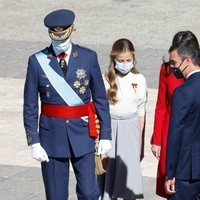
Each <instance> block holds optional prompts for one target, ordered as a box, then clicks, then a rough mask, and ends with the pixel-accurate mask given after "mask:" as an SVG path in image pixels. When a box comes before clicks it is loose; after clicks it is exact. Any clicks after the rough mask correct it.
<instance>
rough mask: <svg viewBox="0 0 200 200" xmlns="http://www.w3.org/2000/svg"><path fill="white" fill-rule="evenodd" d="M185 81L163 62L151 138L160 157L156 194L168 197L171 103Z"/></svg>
mask: <svg viewBox="0 0 200 200" xmlns="http://www.w3.org/2000/svg"><path fill="white" fill-rule="evenodd" d="M183 82H184V79H183V78H176V77H175V75H174V74H173V73H172V72H171V70H170V67H169V66H168V65H167V64H162V66H161V70H160V79H159V88H158V96H157V104H156V109H155V119H154V131H153V134H152V138H151V144H152V147H151V150H152V152H153V154H154V155H155V156H156V157H157V158H158V160H159V163H158V171H157V183H156V194H157V195H159V196H161V197H164V198H168V197H169V196H168V195H167V194H166V192H165V188H164V183H165V166H166V165H165V160H166V148H167V135H168V126H169V119H170V114H171V103H172V95H173V92H174V89H175V88H176V87H178V86H179V85H180V84H182V83H183Z"/></svg>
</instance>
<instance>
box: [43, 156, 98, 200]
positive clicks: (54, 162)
mask: <svg viewBox="0 0 200 200" xmlns="http://www.w3.org/2000/svg"><path fill="white" fill-rule="evenodd" d="M69 161H71V164H72V167H73V170H74V173H75V176H76V180H77V185H76V193H77V199H78V200H98V198H99V196H100V191H99V188H98V186H97V182H96V176H95V163H94V153H89V154H86V155H83V156H81V157H78V158H70V159H69V158H51V157H50V158H49V162H42V176H43V181H44V185H45V192H46V199H47V200H67V199H68V184H69Z"/></svg>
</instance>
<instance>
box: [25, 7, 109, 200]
mask: <svg viewBox="0 0 200 200" xmlns="http://www.w3.org/2000/svg"><path fill="white" fill-rule="evenodd" d="M74 19H75V14H74V12H73V11H71V10H66V9H62V10H56V11H53V12H51V13H49V14H48V15H47V16H46V17H45V19H44V24H45V26H46V27H47V28H48V31H49V36H50V38H51V40H52V43H51V45H50V47H48V48H46V49H44V50H42V51H40V52H38V53H36V54H34V55H32V56H30V58H29V63H28V69H27V76H26V82H25V88H24V126H25V130H26V136H27V141H28V145H29V146H31V150H32V157H33V158H34V159H36V160H38V161H40V162H41V167H42V175H43V180H44V185H45V191H46V198H47V200H66V199H68V182H69V162H70V161H71V164H72V167H73V169H74V172H75V176H76V179H77V187H76V192H77V198H78V199H79V200H97V199H98V198H99V196H100V192H99V189H98V186H97V183H96V177H95V169H94V168H95V163H94V151H95V145H94V141H95V138H96V137H97V132H96V127H95V114H96V115H97V116H98V119H99V122H100V134H99V140H100V141H99V149H98V153H99V154H102V155H104V154H106V153H107V152H108V150H109V149H110V148H111V145H110V140H111V128H110V127H111V124H110V115H109V105H108V100H107V97H106V92H105V87H104V84H103V80H102V76H101V71H100V67H99V64H98V60H97V55H96V53H95V52H94V51H92V50H90V49H88V48H85V47H81V46H79V45H75V44H73V43H72V42H71V37H72V33H73V32H74V30H75V29H74ZM38 94H39V96H40V101H41V114H40V118H39V117H38V112H39V105H38ZM38 118H39V120H38ZM38 121H39V122H38ZM38 127H39V128H38ZM38 129H39V130H38Z"/></svg>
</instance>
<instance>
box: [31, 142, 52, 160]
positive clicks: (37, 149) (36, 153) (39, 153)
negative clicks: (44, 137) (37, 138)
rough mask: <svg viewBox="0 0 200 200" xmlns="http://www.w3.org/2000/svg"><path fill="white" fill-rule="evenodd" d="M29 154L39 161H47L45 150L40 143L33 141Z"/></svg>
mask: <svg viewBox="0 0 200 200" xmlns="http://www.w3.org/2000/svg"><path fill="white" fill-rule="evenodd" d="M31 154H32V158H34V159H36V160H37V161H39V162H44V161H46V162H49V158H48V156H47V153H46V151H45V150H44V149H43V148H42V146H41V145H40V143H35V144H32V145H31Z"/></svg>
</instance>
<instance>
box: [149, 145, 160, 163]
mask: <svg viewBox="0 0 200 200" xmlns="http://www.w3.org/2000/svg"><path fill="white" fill-rule="evenodd" d="M160 150H161V147H160V146H158V145H155V144H152V146H151V151H152V153H153V155H154V156H155V157H156V158H157V159H158V160H159V159H160Z"/></svg>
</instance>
